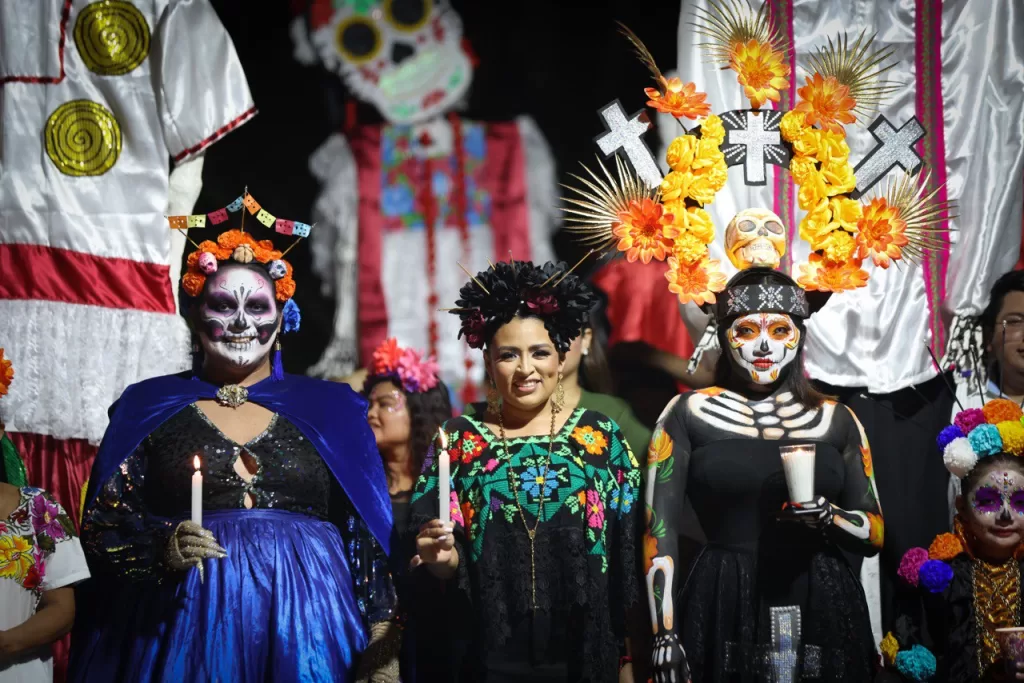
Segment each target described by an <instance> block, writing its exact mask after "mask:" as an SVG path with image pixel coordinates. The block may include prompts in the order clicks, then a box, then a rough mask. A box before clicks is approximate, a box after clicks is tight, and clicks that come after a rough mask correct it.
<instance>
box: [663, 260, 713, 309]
mask: <svg viewBox="0 0 1024 683" xmlns="http://www.w3.org/2000/svg"><path fill="white" fill-rule="evenodd" d="M719 265H720V264H719V262H718V261H717V260H715V259H704V260H703V261H698V262H697V263H693V264H690V265H686V264H683V263H680V262H679V259H677V258H676V257H674V256H670V257H669V259H668V272H667V273H665V279H667V280H668V291H670V292H672V293H673V294H675V295H676V296H678V297H679V303H681V304H686V303H689V302H691V301H692V302H694V303H695V304H697V305H698V306H703V305H704V304H706V303H712V304H713V303H715V293H716V292H721V291H722V290H723V289H725V284H726V279H725V274H724V273H723V272H722V271H721V269H720V268H719Z"/></svg>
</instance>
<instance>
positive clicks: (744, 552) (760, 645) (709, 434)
mask: <svg viewBox="0 0 1024 683" xmlns="http://www.w3.org/2000/svg"><path fill="white" fill-rule="evenodd" d="M714 313H715V316H716V318H717V321H718V330H719V331H718V334H719V340H720V343H721V347H722V349H724V350H726V352H724V353H723V354H722V357H721V358H720V359H719V361H718V365H717V368H716V380H717V381H716V386H714V387H711V388H709V389H704V390H700V391H696V392H693V393H690V394H684V395H681V396H679V397H677V398H676V399H674V400H673V401H672V402H671V403H670V404H669V406H668V407H667V408H666V409H665V411H664V413H663V414H662V417H661V419H660V420H659V422H658V426H657V428H656V429H655V432H654V436H653V438H652V440H651V445H650V449H649V451H648V463H647V465H648V468H647V474H646V476H647V479H646V491H645V495H646V511H647V522H648V524H647V534H646V537H645V541H644V573H645V575H646V580H647V589H648V600H649V605H650V609H651V618H652V622H653V629H654V637H655V640H654V651H653V656H652V668H653V671H654V679H655V681H656V683H663V682H669V681H679V682H680V683H682V682H683V681H686V680H687V676H688V675H689V676H690V677H692V680H693V681H694V682H695V683H696V682H698V681H700V682H701V683H703V682H706V681H716V682H717V681H780V682H782V681H785V682H790V681H793V682H795V681H798V680H801V679H802V678H813V679H816V680H817V679H820V680H829V681H848V682H849V683H863V681H867V680H869V679H870V678H871V674H872V670H873V662H874V660H875V654H874V653H875V650H874V646H873V643H872V635H871V626H870V620H869V616H868V608H867V605H866V603H865V600H864V594H863V592H862V589H861V586H860V583H859V581H858V577H857V574H856V572H855V571H854V570H853V569H852V567H851V566H850V564H849V562H848V560H847V559H846V558H845V557H844V554H843V551H846V552H850V553H853V554H856V555H861V556H870V555H873V554H875V553H877V552H878V551H879V550H880V548H881V545H882V517H881V511H880V509H879V505H878V500H877V494H876V493H875V484H874V479H873V474H872V467H871V453H870V450H869V448H868V444H867V440H866V438H865V437H864V433H863V430H862V429H861V427H860V424H859V423H858V422H857V419H856V418H855V417H854V415H853V413H852V412H850V411H849V410H848V409H847V408H846V407H845V406H842V405H840V404H838V403H836V402H834V401H831V400H828V399H827V398H826V397H824V396H822V395H821V394H819V393H818V392H816V391H815V390H814V389H813V388H812V387H811V386H810V384H809V383H808V381H807V379H806V378H805V377H804V375H803V361H802V346H803V343H804V334H805V327H804V322H803V321H804V319H806V318H807V317H808V315H809V314H810V313H811V308H810V305H809V303H808V299H807V296H806V294H805V292H804V290H803V289H802V288H800V287H799V286H797V285H796V283H794V282H793V281H792V280H791V279H790V278H789V277H787V276H786V275H784V274H782V273H780V272H778V271H775V270H772V269H770V268H757V267H754V268H749V269H747V270H745V271H741V272H740V273H739V274H738V275H737V276H735V277H734V278H733V279H732V281H730V283H729V285H728V288H727V290H726V291H725V292H723V293H722V295H720V297H719V299H718V304H717V305H716V310H715V312H714ZM787 444H814V446H815V448H816V463H815V481H814V483H815V492H816V496H815V498H814V500H810V501H800V502H794V503H789V502H788V500H789V495H788V492H787V487H786V479H785V477H784V474H783V470H782V462H781V458H780V453H779V447H780V446H784V445H787ZM686 497H689V499H690V501H691V502H692V504H693V507H694V509H695V511H696V513H697V517H698V519H699V521H700V524H701V526H702V528H703V531H704V533H705V535H706V537H707V539H708V543H707V545H706V546H705V547H704V548H703V550H702V551H701V553H700V554H699V556H698V558H697V559H696V560H695V562H694V564H693V566H692V567H690V568H687V567H682V566H678V565H677V544H678V542H677V538H678V535H679V532H680V529H679V525H680V522H681V511H682V506H683V501H684V498H686ZM684 652H685V654H684Z"/></svg>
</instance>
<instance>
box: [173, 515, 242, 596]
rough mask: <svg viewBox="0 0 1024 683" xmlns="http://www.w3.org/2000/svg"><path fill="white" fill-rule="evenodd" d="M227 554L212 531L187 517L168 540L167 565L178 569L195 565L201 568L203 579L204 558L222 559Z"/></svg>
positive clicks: (200, 578)
mask: <svg viewBox="0 0 1024 683" xmlns="http://www.w3.org/2000/svg"><path fill="white" fill-rule="evenodd" d="M227 556H228V552H227V551H226V550H224V548H222V547H221V546H220V544H219V543H217V539H216V538H214V536H213V532H212V531H210V530H209V529H204V528H203V527H201V526H199V525H198V524H196V523H195V522H193V521H191V520H187V519H186V520H185V521H183V522H181V523H180V524H178V526H176V527H175V528H174V532H173V533H172V534H171V538H170V540H169V541H168V542H167V552H166V562H167V566H168V567H170V568H171V569H174V570H177V571H187V570H189V569H192V568H193V567H195V568H196V569H198V570H199V580H200V581H202V580H203V560H207V559H218V560H220V559H223V558H225V557H227Z"/></svg>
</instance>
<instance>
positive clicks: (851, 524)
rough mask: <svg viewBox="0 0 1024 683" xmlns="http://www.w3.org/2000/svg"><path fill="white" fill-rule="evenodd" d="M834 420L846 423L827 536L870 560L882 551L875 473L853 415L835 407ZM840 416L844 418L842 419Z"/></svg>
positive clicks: (861, 433)
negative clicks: (841, 480) (839, 487)
mask: <svg viewBox="0 0 1024 683" xmlns="http://www.w3.org/2000/svg"><path fill="white" fill-rule="evenodd" d="M837 408H838V410H837V411H836V419H837V420H841V423H840V424H842V423H848V428H846V429H844V431H845V432H846V433H847V438H846V445H845V446H844V448H843V466H844V468H845V470H846V481H845V484H844V485H843V491H842V493H841V494H840V496H839V500H838V501H837V502H838V505H836V504H833V505H832V524H831V526H830V527H829V535H830V537H831V538H832V540H833V541H835V542H836V544H838V545H839V546H840V547H842V548H843V549H845V550H848V551H849V552H852V553H856V554H858V555H864V556H867V557H870V556H872V555H875V554H876V553H878V552H879V551H880V550H881V549H882V540H883V537H884V526H883V523H882V508H881V507H880V505H879V503H878V489H877V488H875V472H874V466H873V465H872V463H871V447H870V446H869V445H868V437H867V434H865V433H864V427H863V426H861V424H860V421H859V420H857V416H856V415H854V414H853V411H851V410H850V409H849V408H847V407H846V406H838V407H837ZM843 413H845V414H846V415H847V416H848V417H847V418H844V417H843Z"/></svg>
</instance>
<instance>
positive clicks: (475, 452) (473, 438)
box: [459, 432, 486, 465]
mask: <svg viewBox="0 0 1024 683" xmlns="http://www.w3.org/2000/svg"><path fill="white" fill-rule="evenodd" d="M485 445H486V444H485V443H484V440H483V437H481V436H479V435H477V434H474V433H472V432H463V433H462V439H460V440H459V460H461V461H462V463H463V464H465V465H468V464H469V463H471V462H473V461H474V460H476V459H477V458H479V457H480V454H481V453H483V452H484V446H485Z"/></svg>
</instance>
